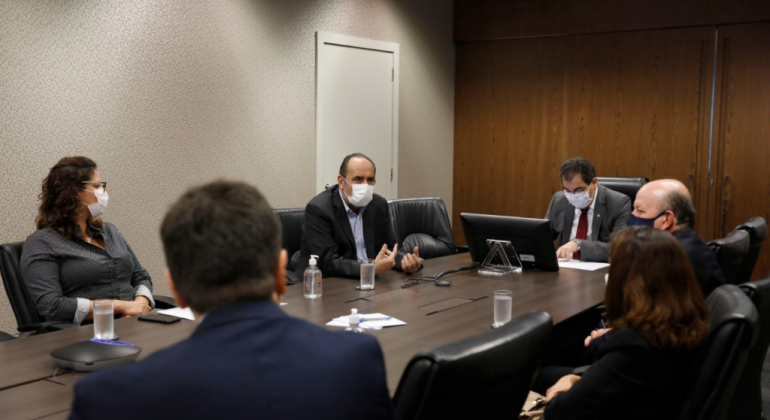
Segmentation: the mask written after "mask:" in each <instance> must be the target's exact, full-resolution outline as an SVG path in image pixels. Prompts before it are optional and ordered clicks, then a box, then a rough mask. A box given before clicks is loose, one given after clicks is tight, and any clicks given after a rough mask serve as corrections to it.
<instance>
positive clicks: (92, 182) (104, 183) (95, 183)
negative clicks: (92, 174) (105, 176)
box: [83, 181, 107, 190]
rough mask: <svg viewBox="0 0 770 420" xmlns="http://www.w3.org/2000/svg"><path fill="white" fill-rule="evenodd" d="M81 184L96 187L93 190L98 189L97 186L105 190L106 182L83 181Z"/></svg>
mask: <svg viewBox="0 0 770 420" xmlns="http://www.w3.org/2000/svg"><path fill="white" fill-rule="evenodd" d="M83 183H84V184H91V185H96V186H97V187H95V188H99V187H98V186H101V187H102V188H104V189H105V190H106V189H107V181H101V182H100V181H83Z"/></svg>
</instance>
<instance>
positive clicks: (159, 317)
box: [139, 313, 182, 324]
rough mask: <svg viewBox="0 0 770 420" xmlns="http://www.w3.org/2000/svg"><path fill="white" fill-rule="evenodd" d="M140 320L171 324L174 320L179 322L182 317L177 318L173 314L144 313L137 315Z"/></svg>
mask: <svg viewBox="0 0 770 420" xmlns="http://www.w3.org/2000/svg"><path fill="white" fill-rule="evenodd" d="M139 320H140V321H147V322H159V323H161V324H173V323H175V322H179V321H181V320H182V318H177V317H175V316H171V315H163V314H157V313H155V314H144V315H141V316H140V317H139Z"/></svg>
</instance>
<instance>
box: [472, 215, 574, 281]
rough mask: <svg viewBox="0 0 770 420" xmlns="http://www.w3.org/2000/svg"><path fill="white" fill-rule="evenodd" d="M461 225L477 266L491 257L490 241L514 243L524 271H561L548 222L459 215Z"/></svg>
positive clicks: (519, 218) (523, 218)
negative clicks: (533, 269)
mask: <svg viewBox="0 0 770 420" xmlns="http://www.w3.org/2000/svg"><path fill="white" fill-rule="evenodd" d="M460 221H461V222H462V224H463V230H464V231H465V239H466V240H467V241H468V249H469V250H470V253H471V259H472V260H473V261H474V262H481V261H484V258H486V256H487V253H489V246H488V245H487V239H498V240H504V241H510V242H511V244H512V245H513V247H514V248H515V249H516V253H518V254H519V258H520V259H521V263H522V265H523V266H524V268H535V269H539V270H544V271H559V263H558V261H557V260H556V249H555V248H554V245H553V236H551V225H550V223H549V222H548V220H546V219H528V218H526V217H511V216H493V215H491V214H474V213H460Z"/></svg>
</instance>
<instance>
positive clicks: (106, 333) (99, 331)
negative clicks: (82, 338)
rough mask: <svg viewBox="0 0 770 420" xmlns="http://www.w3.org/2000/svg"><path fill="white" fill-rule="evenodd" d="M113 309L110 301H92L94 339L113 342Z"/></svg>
mask: <svg viewBox="0 0 770 420" xmlns="http://www.w3.org/2000/svg"><path fill="white" fill-rule="evenodd" d="M114 313H115V309H114V307H113V304H112V300H107V299H98V300H95V301H94V337H95V338H98V339H100V340H114V339H115V338H116V337H115V318H114Z"/></svg>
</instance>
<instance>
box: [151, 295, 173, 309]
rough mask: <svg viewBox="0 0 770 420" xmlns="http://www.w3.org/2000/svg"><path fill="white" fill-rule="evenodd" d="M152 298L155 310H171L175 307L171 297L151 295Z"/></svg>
mask: <svg viewBox="0 0 770 420" xmlns="http://www.w3.org/2000/svg"><path fill="white" fill-rule="evenodd" d="M152 298H153V299H155V309H171V308H176V307H177V304H176V299H174V298H172V297H171V296H163V295H152Z"/></svg>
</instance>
